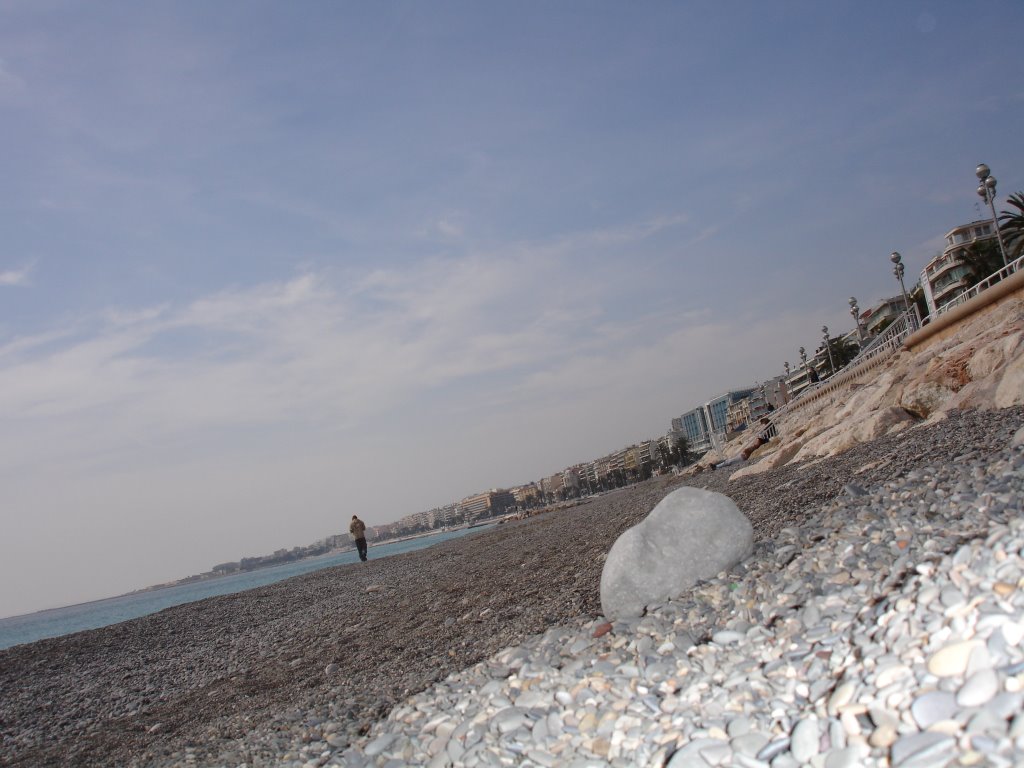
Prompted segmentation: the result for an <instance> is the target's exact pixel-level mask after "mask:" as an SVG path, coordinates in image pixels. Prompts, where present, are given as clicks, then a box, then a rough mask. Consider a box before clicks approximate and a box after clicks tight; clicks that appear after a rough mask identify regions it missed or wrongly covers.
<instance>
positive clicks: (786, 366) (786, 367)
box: [782, 360, 789, 379]
mask: <svg viewBox="0 0 1024 768" xmlns="http://www.w3.org/2000/svg"><path fill="white" fill-rule="evenodd" d="M782 367H783V368H785V369H786V378H787V379H788V378H789V361H788V360H787V361H786V362H784V363H783V364H782Z"/></svg>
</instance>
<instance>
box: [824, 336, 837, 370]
mask: <svg viewBox="0 0 1024 768" xmlns="http://www.w3.org/2000/svg"><path fill="white" fill-rule="evenodd" d="M821 332H822V333H823V334H825V349H826V350H827V351H828V367H829V368H831V369H832V373H835V372H836V363H835V360H833V359H832V345H831V344H829V343H828V326H827V325H823V326H821Z"/></svg>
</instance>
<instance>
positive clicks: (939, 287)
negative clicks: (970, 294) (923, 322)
mask: <svg viewBox="0 0 1024 768" xmlns="http://www.w3.org/2000/svg"><path fill="white" fill-rule="evenodd" d="M995 238H996V232H995V230H994V229H993V227H992V222H990V221H972V222H970V223H969V224H961V225H960V226H959V227H954V228H953V229H951V230H950V231H949V232H947V233H946V247H945V248H944V249H943V250H942V253H940V254H939V255H938V256H936V257H935V258H934V259H932V260H931V261H930V262H928V264H927V265H926V266H925V268H924V270H923V271H922V272H921V287H922V288H923V289H924V300H925V302H926V303H927V304H928V313H929V314H931V313H932V312H934V311H935V310H936V309H939V308H940V307H942V306H944V305H945V304H948V303H949V302H950V301H952V300H953V299H955V298H956V297H957V296H959V295H960V294H961V293H963V292H964V291H965V290H966V289H967V288H968V285H969V277H970V274H971V269H970V267H969V266H968V265H967V262H966V261H965V260H964V258H963V256H964V253H965V252H966V250H967V248H969V247H971V246H973V245H976V244H977V243H982V242H985V241H987V240H995Z"/></svg>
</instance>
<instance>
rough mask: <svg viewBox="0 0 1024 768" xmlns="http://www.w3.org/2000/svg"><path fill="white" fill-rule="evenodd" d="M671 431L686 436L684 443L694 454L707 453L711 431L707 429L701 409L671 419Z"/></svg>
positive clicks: (706, 420) (705, 418)
mask: <svg viewBox="0 0 1024 768" xmlns="http://www.w3.org/2000/svg"><path fill="white" fill-rule="evenodd" d="M672 431H673V432H679V433H682V434H683V435H685V436H686V442H687V443H689V445H690V450H691V451H693V452H694V453H699V454H703V453H707V452H708V451H709V450H710V449H711V434H710V432H711V430H709V429H708V419H707V415H706V414H705V413H704V408H703V407H698V408H694V409H693V410H691V411H687V412H686V413H684V414H683V415H682V416H679V417H678V418H675V419H672Z"/></svg>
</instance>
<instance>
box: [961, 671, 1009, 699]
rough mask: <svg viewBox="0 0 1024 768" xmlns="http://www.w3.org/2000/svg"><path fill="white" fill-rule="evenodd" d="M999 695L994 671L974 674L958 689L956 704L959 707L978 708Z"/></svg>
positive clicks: (997, 678)
mask: <svg viewBox="0 0 1024 768" xmlns="http://www.w3.org/2000/svg"><path fill="white" fill-rule="evenodd" d="M997 693H999V677H998V675H996V673H995V671H994V670H991V669H983V670H981V671H979V672H975V673H974V674H973V675H971V676H970V677H969V678H967V681H966V682H965V683H964V684H963V685H962V686H961V687H960V690H959V691H957V694H956V703H957V704H959V705H960V706H961V707H980V706H981V705H982V704H985V703H986V702H988V701H989V700H990V699H991V698H992V697H993V696H995V695H996V694H997Z"/></svg>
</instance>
